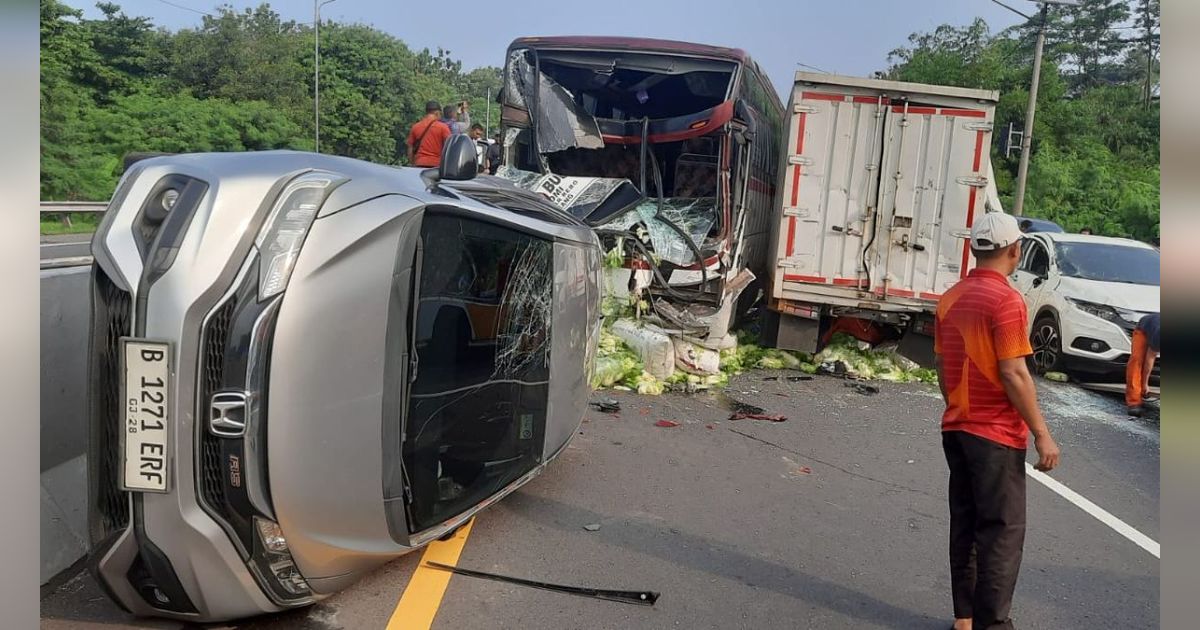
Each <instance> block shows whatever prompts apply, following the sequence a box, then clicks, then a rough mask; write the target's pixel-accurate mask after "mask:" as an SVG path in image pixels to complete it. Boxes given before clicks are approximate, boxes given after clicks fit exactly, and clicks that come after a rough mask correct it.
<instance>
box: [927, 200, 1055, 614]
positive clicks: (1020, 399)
mask: <svg viewBox="0 0 1200 630" xmlns="http://www.w3.org/2000/svg"><path fill="white" fill-rule="evenodd" d="M971 252H972V253H974V255H975V262H976V266H975V268H974V269H972V270H971V272H970V273H969V274H968V275H967V277H966V278H964V279H963V280H960V281H959V282H958V283H957V284H955V285H954V286H953V287H951V288H950V289H949V290H948V291H946V293H945V294H944V295H943V296H942V298H941V299H940V300H938V305H937V315H936V319H935V320H934V352H935V353H936V354H937V358H936V364H937V371H938V385H939V387H940V388H941V391H942V398H943V399H944V400H945V401H946V411H945V413H943V414H942V449H943V450H944V451H945V454H946V464H947V466H948V467H949V468H950V485H949V503H950V588H951V593H952V600H953V603H954V630H972V629H973V630H984V629H985V628H987V629H995V628H1013V627H1014V626H1013V622H1012V619H1011V618H1010V617H1009V612H1010V610H1011V608H1012V596H1013V590H1014V589H1015V588H1016V585H1017V574H1018V572H1019V571H1020V568H1021V555H1022V548H1023V547H1024V544H1025V449H1026V447H1027V446H1028V443H1029V434H1030V433H1031V432H1032V433H1033V438H1034V442H1033V444H1034V447H1035V448H1036V449H1037V452H1038V462H1037V465H1036V466H1035V468H1036V469H1037V470H1040V471H1048V470H1052V469H1054V467H1055V466H1057V465H1058V460H1059V450H1058V445H1057V444H1056V443H1055V442H1054V438H1052V437H1050V430H1049V429H1048V428H1046V422H1045V420H1044V419H1043V418H1042V412H1041V409H1039V408H1038V401H1037V387H1036V386H1035V385H1034V382H1033V377H1031V376H1030V375H1029V368H1028V367H1027V366H1026V364H1025V358H1026V357H1027V356H1029V355H1030V354H1032V353H1033V350H1032V348H1030V346H1029V337H1028V335H1027V334H1026V331H1027V328H1028V326H1027V323H1028V317H1029V312H1028V309H1027V308H1026V307H1025V300H1024V299H1023V298H1022V297H1021V294H1020V293H1019V292H1017V290H1016V289H1014V288H1013V287H1012V285H1010V284H1009V282H1008V276H1009V275H1011V274H1012V273H1013V272H1014V271H1015V270H1016V268H1017V265H1018V263H1019V262H1020V260H1021V229H1020V227H1019V225H1018V224H1017V219H1016V218H1014V217H1013V216H1012V215H1008V214H1003V213H1000V212H991V213H987V214H985V215H983V217H981V218H980V219H978V220H977V221H976V222H975V224H974V225H972V226H971Z"/></svg>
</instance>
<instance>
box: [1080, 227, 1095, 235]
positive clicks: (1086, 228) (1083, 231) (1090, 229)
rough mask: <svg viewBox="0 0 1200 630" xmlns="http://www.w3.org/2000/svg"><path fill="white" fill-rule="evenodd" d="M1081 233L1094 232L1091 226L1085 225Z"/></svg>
mask: <svg viewBox="0 0 1200 630" xmlns="http://www.w3.org/2000/svg"><path fill="white" fill-rule="evenodd" d="M1079 233H1080V234H1091V233H1092V228H1090V227H1085V228H1083V229H1081V230H1079Z"/></svg>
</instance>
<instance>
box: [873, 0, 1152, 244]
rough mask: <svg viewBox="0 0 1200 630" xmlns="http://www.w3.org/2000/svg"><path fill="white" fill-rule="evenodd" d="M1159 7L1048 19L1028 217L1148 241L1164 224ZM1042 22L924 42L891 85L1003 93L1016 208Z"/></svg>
mask: <svg viewBox="0 0 1200 630" xmlns="http://www.w3.org/2000/svg"><path fill="white" fill-rule="evenodd" d="M1158 5H1159V3H1158V0H1133V1H1126V0H1082V1H1081V3H1080V5H1079V6H1078V7H1077V8H1055V9H1052V10H1051V11H1050V13H1049V15H1048V25H1047V38H1046V46H1045V52H1044V55H1043V60H1042V74H1041V86H1040V88H1039V90H1038V103H1037V115H1036V116H1035V118H1034V121H1035V122H1034V132H1033V152H1032V158H1031V160H1030V168H1029V176H1028V183H1027V186H1026V197H1025V213H1026V214H1028V215H1030V216H1037V217H1044V218H1047V219H1051V220H1054V221H1057V222H1058V223H1060V224H1062V225H1063V227H1064V228H1066V229H1068V230H1071V231H1076V230H1079V229H1081V228H1083V227H1090V228H1091V229H1092V230H1093V231H1094V232H1096V233H1097V234H1108V235H1113V236H1132V237H1135V238H1138V239H1142V240H1150V239H1153V238H1155V237H1157V236H1158V224H1159V218H1158V217H1159V214H1158V213H1159V126H1158V125H1159V106H1158V99H1157V90H1158V66H1159V55H1158V47H1159V39H1158V32H1159V29H1158V26H1159V6H1158ZM1038 24H1040V18H1039V17H1035V19H1034V20H1032V21H1030V22H1029V23H1026V24H1022V25H1018V26H1016V27H1013V28H1010V29H1007V30H1005V31H1001V32H1000V33H995V34H993V33H992V32H990V30H989V29H988V26H987V24H986V23H985V22H984V21H983V20H975V21H974V22H973V23H972V24H969V25H967V26H963V27H954V26H950V25H943V26H940V27H938V28H937V29H935V30H934V31H933V32H930V33H915V34H913V35H912V36H910V37H909V45H908V46H906V47H902V48H897V49H896V50H894V51H893V52H892V53H891V55H890V56H889V67H888V69H887V70H886V71H884V72H881V73H879V74H880V75H881V76H884V77H887V78H890V79H897V80H901V81H916V82H921V83H939V84H945V85H957V86H962V87H973V88H984V89H990V90H1000V104H999V107H998V108H997V112H996V125H995V132H994V133H993V137H994V138H995V139H996V142H994V143H993V146H992V162H993V165H994V167H995V168H996V178H997V185H998V186H999V188H1000V191H1001V197H1002V201H1004V202H1005V204H1006V207H1007V206H1009V205H1011V202H1012V195H1013V190H1014V181H1015V179H1016V173H1017V163H1018V158H1019V156H1020V151H1019V147H1014V149H1013V150H1012V151H1011V156H1006V155H1005V152H1003V151H1002V145H1003V139H1004V137H1005V136H1007V131H1008V128H1009V124H1010V123H1012V124H1013V125H1014V126H1015V129H1017V130H1018V131H1019V130H1020V129H1021V128H1022V125H1023V124H1024V119H1025V108H1026V104H1027V103H1028V100H1029V81H1030V78H1031V74H1032V69H1033V51H1034V43H1035V41H1036V37H1037V26H1038Z"/></svg>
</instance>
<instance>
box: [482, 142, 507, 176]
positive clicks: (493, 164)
mask: <svg viewBox="0 0 1200 630" xmlns="http://www.w3.org/2000/svg"><path fill="white" fill-rule="evenodd" d="M502 148H503V147H502V145H501V144H500V134H496V135H495V137H493V138H492V142H491V144H489V145H488V148H487V152H486V154H485V155H484V162H485V164H486V165H487V172H488V173H490V174H492V175H495V174H496V171H498V170H500V160H501V159H502V158H501V156H502V155H503V153H502V151H501V149H502Z"/></svg>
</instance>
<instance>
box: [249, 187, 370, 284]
mask: <svg viewBox="0 0 1200 630" xmlns="http://www.w3.org/2000/svg"><path fill="white" fill-rule="evenodd" d="M346 181H348V180H347V179H346V178H345V177H341V176H340V175H335V174H333V173H329V172H326V171H310V172H308V173H305V174H303V175H300V176H298V177H296V178H295V179H293V180H292V181H291V182H289V183H288V185H287V186H286V187H285V188H284V189H283V192H281V193H280V194H279V199H277V200H276V201H275V205H274V206H272V207H271V213H270V214H268V215H267V220H266V222H265V223H263V226H262V229H260V230H259V232H258V236H257V237H256V238H255V239H254V244H255V246H256V247H257V248H258V251H259V253H260V254H261V257H262V264H261V265H260V266H259V272H258V273H259V276H258V299H259V300H265V299H267V298H269V297H271V296H273V295H278V294H279V293H280V292H282V291H283V290H284V288H286V287H287V283H288V279H289V278H290V277H291V275H292V269H293V268H295V266H296V258H297V257H298V256H299V255H300V246H301V245H303V244H304V238H305V237H306V236H308V231H309V229H310V228H311V227H312V224H313V221H314V220H315V219H316V218H317V212H318V211H319V210H320V209H321V204H323V203H325V199H326V198H328V197H329V193H331V192H333V189H334V188H337V187H338V186H340V185H341V184H343V183H345V182H346Z"/></svg>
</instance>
